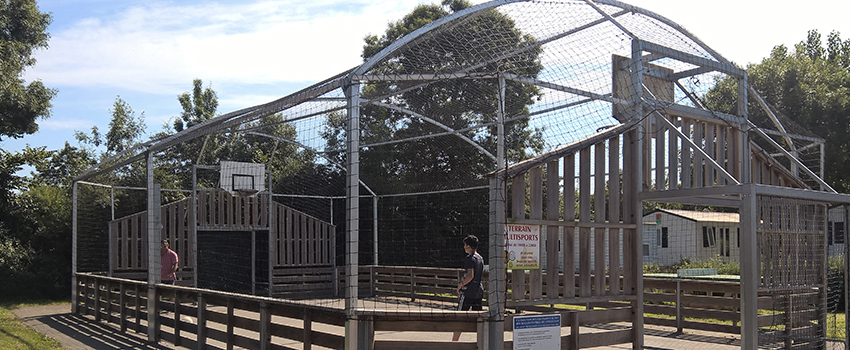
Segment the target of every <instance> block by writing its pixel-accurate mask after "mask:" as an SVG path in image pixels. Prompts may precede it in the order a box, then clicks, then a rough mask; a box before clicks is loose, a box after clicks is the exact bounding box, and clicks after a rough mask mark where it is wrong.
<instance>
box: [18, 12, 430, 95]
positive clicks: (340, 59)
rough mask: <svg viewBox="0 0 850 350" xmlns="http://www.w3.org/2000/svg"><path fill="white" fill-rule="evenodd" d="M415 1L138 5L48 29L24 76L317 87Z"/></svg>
mask: <svg viewBox="0 0 850 350" xmlns="http://www.w3.org/2000/svg"><path fill="white" fill-rule="evenodd" d="M416 3H417V1H415V0H406V1H400V2H399V1H393V0H384V1H369V2H366V1H362V2H360V3H357V2H355V3H351V2H346V3H344V2H341V1H316V2H310V3H304V2H300V1H283V2H281V1H261V2H255V3H251V4H233V5H221V4H218V5H216V4H213V5H208V4H204V5H193V6H169V5H163V4H150V5H145V6H137V7H132V8H128V9H125V10H123V12H120V13H117V14H114V15H113V17H111V18H106V17H101V18H81V19H79V20H77V22H76V23H74V24H73V25H72V26H71V27H70V28H67V29H65V30H61V31H58V32H53V33H52V38H51V39H50V49H49V50H45V51H40V52H38V54H37V58H38V61H39V62H38V64H37V65H36V66H35V67H34V69H32V70H30V71H29V72H28V75H31V76H35V77H38V78H40V79H41V80H42V81H44V82H45V84H47V85H49V86H59V87H96V86H98V87H115V88H120V89H130V90H134V91H140V92H146V93H168V94H175V93H179V92H181V91H184V90H185V86H186V85H187V82H190V81H191V80H192V79H193V78H202V79H204V80H205V81H214V82H216V84H217V85H219V86H222V85H226V84H229V83H234V84H270V83H278V82H283V81H320V80H323V79H325V78H327V77H329V76H331V75H334V74H337V73H339V72H341V71H343V70H345V69H348V68H351V67H353V66H355V65H357V64H359V63H360V62H361V60H360V57H359V55H360V52H361V50H362V45H363V37H364V36H365V35H367V34H369V33H381V32H383V31H384V30H385V29H386V25H387V23H388V22H389V21H391V20H395V19H398V18H401V17H402V16H403V15H404V14H405V13H407V12H409V11H410V10H411V9H412V8H413V7H414V6H415V4H416Z"/></svg>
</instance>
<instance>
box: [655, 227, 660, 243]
mask: <svg viewBox="0 0 850 350" xmlns="http://www.w3.org/2000/svg"><path fill="white" fill-rule="evenodd" d="M655 244H656V245H658V246H661V230H659V229H655Z"/></svg>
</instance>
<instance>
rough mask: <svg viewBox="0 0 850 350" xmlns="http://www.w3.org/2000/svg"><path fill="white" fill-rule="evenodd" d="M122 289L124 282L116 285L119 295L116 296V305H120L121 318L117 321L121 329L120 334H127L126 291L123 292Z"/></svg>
mask: <svg viewBox="0 0 850 350" xmlns="http://www.w3.org/2000/svg"><path fill="white" fill-rule="evenodd" d="M124 287H125V285H124V282H119V283H118V291H119V292H120V293H121V294H120V295H118V304H119V305H120V306H119V310H120V311H119V313H120V317H121V320H120V321H119V322H120V325H119V326H120V327H121V333H125V332H127V300H126V297H127V291H126V290H124Z"/></svg>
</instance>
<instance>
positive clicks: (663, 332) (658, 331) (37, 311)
mask: <svg viewBox="0 0 850 350" xmlns="http://www.w3.org/2000/svg"><path fill="white" fill-rule="evenodd" d="M12 312H14V313H15V315H17V317H18V318H20V319H21V320H22V321H23V322H24V324H25V325H27V326H29V327H30V328H32V329H34V330H36V331H38V332H41V333H43V334H45V335H47V336H49V337H51V338H53V339H56V340H57V341H59V342H60V343H62V346H63V347H65V348H66V349H70V350H89V349H95V350H115V349H175V347H174V345H172V344H168V343H165V342H160V343H159V344H152V343H149V342H148V341H147V335H146V334H141V333H136V332H134V331H128V332H126V333H121V332H120V331H119V330H118V327H117V326H116V325H113V324H109V323H106V322H95V321H94V318H92V317H88V316H78V315H74V314H72V313H71V305H70V304H59V305H43V306H28V307H22V308H15V309H12ZM589 331H592V330H589ZM426 333H427V332H417V333H416V338H417V340H422V339H433V337H445V336H446V334H444V333H439V334H426ZM644 334H645V335H644V345H645V348H646V349H655V350H665V349H670V350H689V349H693V350H733V349H740V337H738V336H735V335H729V334H719V333H707V332H686V333H684V334H676V333H675V330H671V329H665V328H661V327H652V326H648V327H647V328H646V329H645V333H644ZM410 335H411V333H410V332H407V333H406V334H405V335H401V334H399V336H410ZM376 336H379V335H376ZM384 336H389V337H390V338H395V337H394V336H393V335H390V334H385V335H384ZM464 336H465V337H474V335H473V334H466V333H465V334H464ZM473 339H474V338H473ZM462 340H466V339H463V338H462ZM178 348H179V349H185V348H183V347H178ZM608 349H631V345H629V344H622V345H619V346H613V347H608Z"/></svg>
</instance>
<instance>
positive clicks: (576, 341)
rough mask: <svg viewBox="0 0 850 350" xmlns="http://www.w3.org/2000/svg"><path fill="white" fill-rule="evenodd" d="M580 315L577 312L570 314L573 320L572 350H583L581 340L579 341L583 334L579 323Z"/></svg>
mask: <svg viewBox="0 0 850 350" xmlns="http://www.w3.org/2000/svg"><path fill="white" fill-rule="evenodd" d="M578 315H579V313H578V312H576V311H573V312H571V313H570V318H571V319H572V320H571V322H570V349H576V350H577V349H581V348H580V347H579V344H580V343H579V339H578V338H579V333H581V332H580V329H581V328H580V327H579V323H578V322H579V318H578Z"/></svg>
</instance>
